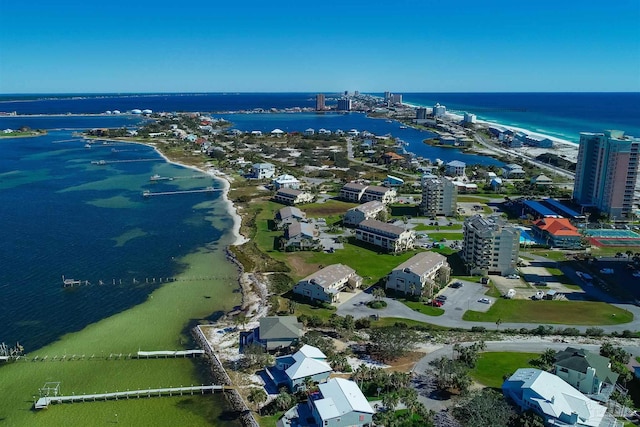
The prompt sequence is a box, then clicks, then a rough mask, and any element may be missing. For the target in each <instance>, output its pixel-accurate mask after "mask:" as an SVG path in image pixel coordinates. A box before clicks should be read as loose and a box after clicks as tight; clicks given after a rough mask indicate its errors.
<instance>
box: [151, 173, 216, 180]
mask: <svg viewBox="0 0 640 427" xmlns="http://www.w3.org/2000/svg"><path fill="white" fill-rule="evenodd" d="M202 178H206V175H190V176H160V175H158V174H156V175H153V176H152V177H150V178H149V181H173V180H174V179H202Z"/></svg>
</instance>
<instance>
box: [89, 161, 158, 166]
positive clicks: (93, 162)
mask: <svg viewBox="0 0 640 427" xmlns="http://www.w3.org/2000/svg"><path fill="white" fill-rule="evenodd" d="M160 161H163V159H132V160H92V161H91V164H92V165H98V166H104V165H110V164H113V163H136V162H160Z"/></svg>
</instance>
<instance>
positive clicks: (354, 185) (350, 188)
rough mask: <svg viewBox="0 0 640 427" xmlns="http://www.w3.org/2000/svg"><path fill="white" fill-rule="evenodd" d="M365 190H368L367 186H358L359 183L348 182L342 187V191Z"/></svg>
mask: <svg viewBox="0 0 640 427" xmlns="http://www.w3.org/2000/svg"><path fill="white" fill-rule="evenodd" d="M365 188H367V186H366V185H364V184H358V183H357V182H347V183H346V184H345V185H343V186H342V189H343V190H346V191H362V190H364V189H365Z"/></svg>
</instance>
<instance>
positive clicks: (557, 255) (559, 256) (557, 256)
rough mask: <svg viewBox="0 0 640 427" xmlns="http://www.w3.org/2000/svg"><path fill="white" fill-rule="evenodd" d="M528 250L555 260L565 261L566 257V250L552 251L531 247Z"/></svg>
mask: <svg viewBox="0 0 640 427" xmlns="http://www.w3.org/2000/svg"><path fill="white" fill-rule="evenodd" d="M527 252H530V253H532V254H535V255H538V256H543V257H546V258H549V259H552V260H554V261H564V260H565V259H566V257H565V254H564V252H560V251H550V250H548V249H529V250H528V251H527Z"/></svg>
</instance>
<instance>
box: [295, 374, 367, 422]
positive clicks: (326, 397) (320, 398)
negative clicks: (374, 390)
mask: <svg viewBox="0 0 640 427" xmlns="http://www.w3.org/2000/svg"><path fill="white" fill-rule="evenodd" d="M318 389H319V392H318V393H314V394H312V395H311V396H310V397H309V400H308V401H307V404H308V405H309V409H311V413H312V415H313V418H314V420H315V425H317V426H330V427H369V426H373V414H374V410H373V408H372V407H371V405H370V404H369V402H368V401H367V398H366V397H365V396H364V394H363V393H362V391H361V390H360V388H358V385H357V384H356V383H355V382H353V381H350V380H345V379H344V378H332V379H330V380H329V381H327V382H326V383H324V384H320V385H319V386H318Z"/></svg>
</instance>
